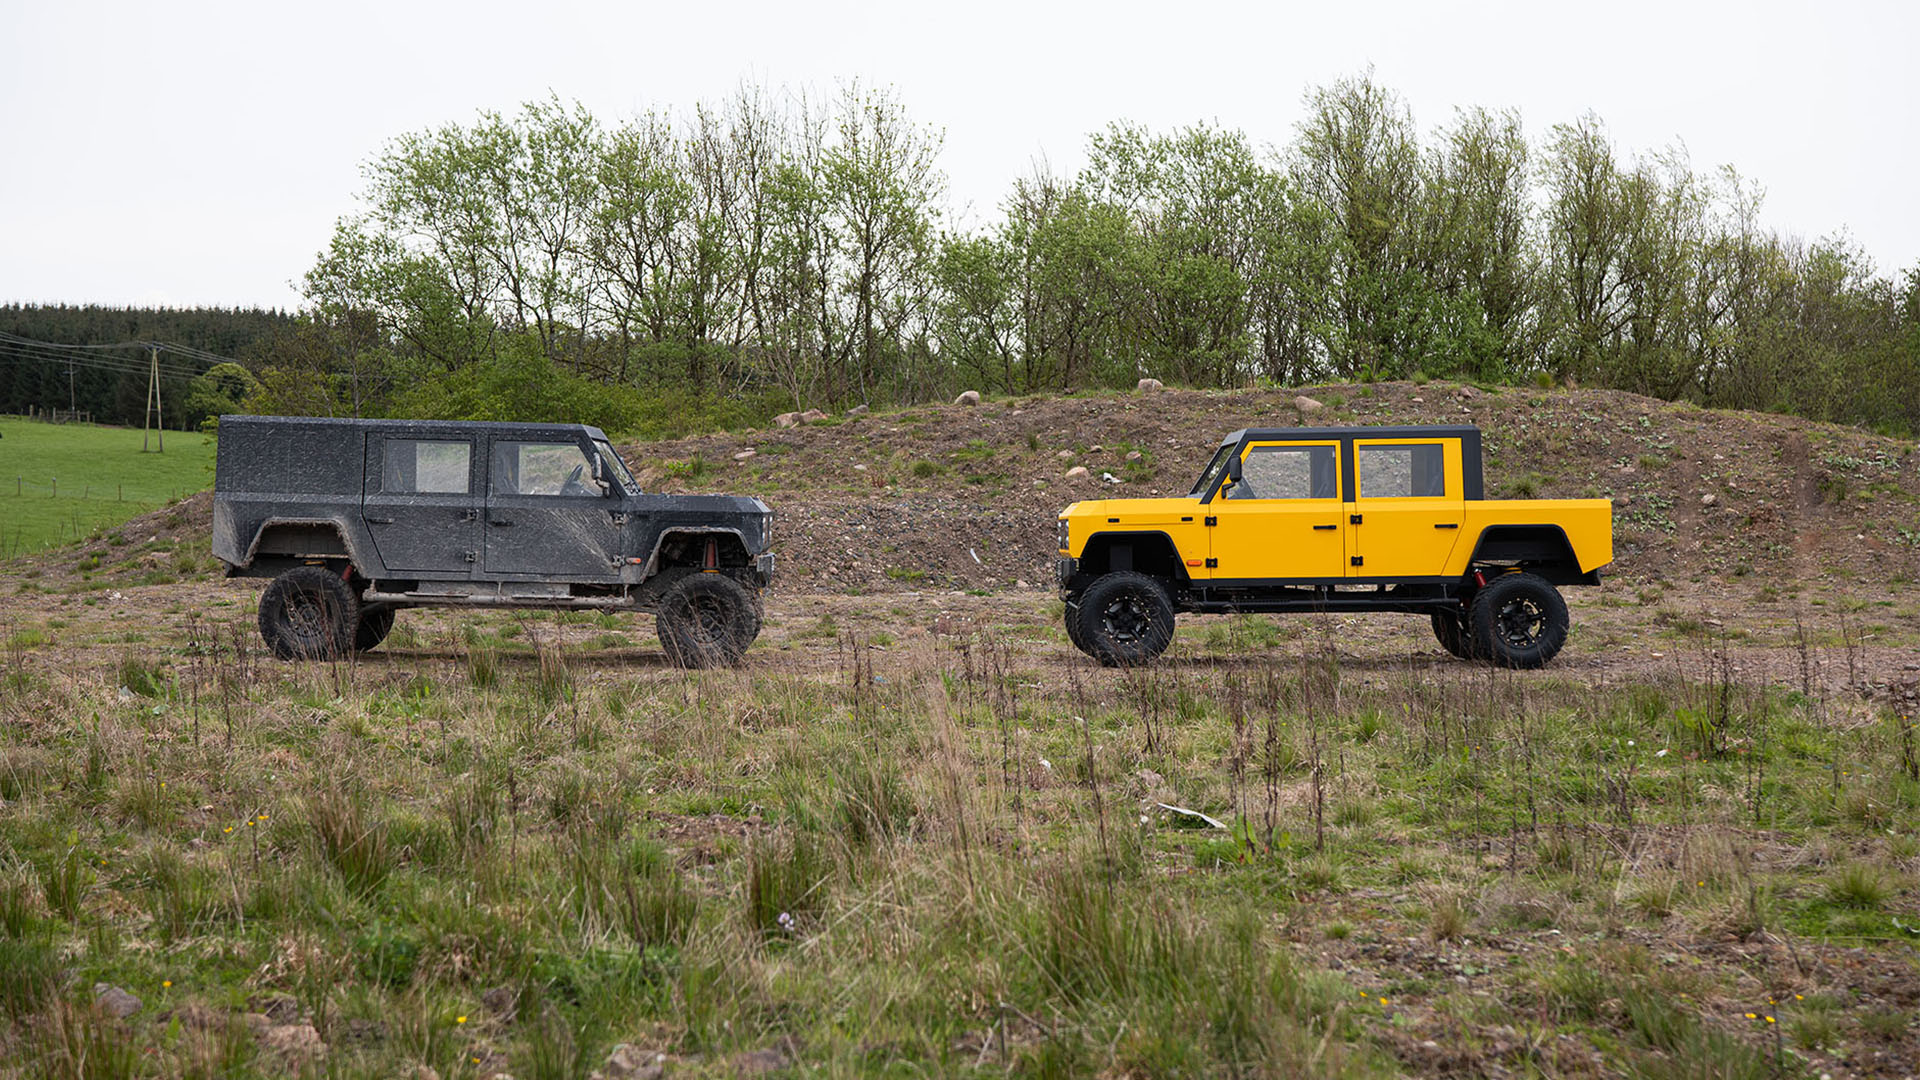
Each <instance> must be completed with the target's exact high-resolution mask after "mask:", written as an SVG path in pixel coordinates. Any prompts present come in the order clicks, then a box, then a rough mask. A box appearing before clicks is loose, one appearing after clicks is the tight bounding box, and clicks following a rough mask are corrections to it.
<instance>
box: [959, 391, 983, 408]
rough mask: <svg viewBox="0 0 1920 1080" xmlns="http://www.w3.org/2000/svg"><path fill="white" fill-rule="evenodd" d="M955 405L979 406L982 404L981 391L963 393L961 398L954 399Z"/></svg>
mask: <svg viewBox="0 0 1920 1080" xmlns="http://www.w3.org/2000/svg"><path fill="white" fill-rule="evenodd" d="M953 403H954V404H955V405H967V406H973V405H978V404H980V391H978V390H965V391H962V392H961V394H960V396H959V397H957V398H954V399H953Z"/></svg>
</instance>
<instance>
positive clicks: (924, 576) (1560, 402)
mask: <svg viewBox="0 0 1920 1080" xmlns="http://www.w3.org/2000/svg"><path fill="white" fill-rule="evenodd" d="M1303 393H1304V394H1306V395H1311V396H1312V397H1313V398H1315V399H1316V400H1319V401H1321V402H1323V403H1324V404H1325V405H1326V406H1327V408H1326V409H1324V410H1322V411H1317V412H1314V413H1312V414H1310V415H1304V416H1303V415H1302V413H1301V411H1300V410H1299V409H1298V408H1297V407H1296V406H1295V405H1294V399H1295V398H1296V396H1299V395H1300V394H1303ZM1323 423H1324V424H1330V423H1361V424H1414V423H1472V424H1477V425H1479V426H1480V428H1481V429H1482V430H1483V431H1484V432H1485V433H1486V447H1487V451H1488V454H1487V461H1486V467H1487V485H1488V492H1489V494H1490V495H1496V496H1509V497H1535V496H1537V497H1543V498H1553V497H1594V496H1605V497H1608V498H1612V499H1613V500H1614V503H1615V507H1616V511H1615V554H1616V562H1615V565H1614V571H1613V575H1612V576H1613V577H1614V578H1615V579H1616V580H1617V581H1625V582H1642V583H1651V582H1660V583H1663V584H1669V585H1693V584H1701V583H1705V582H1708V581H1710V580H1731V581H1736V582H1744V583H1747V585H1749V586H1750V587H1751V588H1753V589H1756V590H1757V589H1760V588H1764V587H1769V586H1770V587H1773V588H1779V587H1781V586H1782V585H1783V584H1787V583H1815V582H1826V581H1833V580H1841V581H1852V582H1856V583H1857V584H1858V586H1862V587H1873V586H1874V585H1875V584H1884V585H1892V586H1898V585H1902V584H1904V583H1906V582H1909V581H1911V580H1913V579H1914V578H1915V577H1916V576H1920V458H1916V456H1915V454H1914V444H1913V443H1912V442H1910V441H1907V440H1898V439H1890V438H1884V437H1881V436H1876V435H1873V434H1870V433H1867V432H1864V431H1861V430H1858V429H1855V428H1849V427H1842V426H1837V425H1831V424H1818V423H1811V422H1808V421H1803V420H1799V419H1796V418H1793V417H1785V416H1775V415H1768V414H1759V413H1743V412H1719V411H1710V410H1702V409H1698V408H1694V407H1691V406H1687V405H1674V404H1671V403H1668V402H1664V401H1659V400H1656V399H1653V398H1646V397H1640V396H1637V395H1633V394H1626V393H1620V392H1617V391H1608V390H1572V391H1567V390H1556V391H1540V390H1529V389H1517V388H1508V389H1506V390H1504V391H1484V390H1477V389H1474V388H1471V387H1462V386H1451V385H1441V384H1438V383H1435V384H1430V385H1427V386H1415V385H1412V384H1410V383H1383V384H1375V385H1367V386H1358V385H1345V386H1320V387H1312V388H1308V389H1306V390H1304V391H1294V390H1273V391H1242V392H1198V391H1162V392H1159V393H1156V394H1153V395H1151V396H1141V395H1137V394H1106V395H1099V396H1090V397H1036V398H1027V399H1020V400H1011V401H996V402H988V403H985V404H983V405H981V406H979V407H977V408H967V407H960V406H933V407H923V408H918V409H910V410H905V411H902V412H896V413H887V414H880V415H871V416H854V417H841V418H836V419H835V420H832V421H829V422H827V423H824V424H818V425H812V426H806V427H801V428H795V429H791V430H772V431H757V432H750V433H743V434H726V435H709V436H702V437H698V438H688V439H680V440H675V441H672V442H665V443H654V444H646V445H628V446H625V447H623V448H622V452H623V453H624V454H626V455H627V457H628V459H629V460H630V461H631V462H632V463H633V465H634V467H635V469H636V471H637V472H639V473H640V474H641V477H642V481H643V483H644V484H645V485H647V486H648V487H651V488H659V489H662V490H667V491H738V492H748V493H753V494H757V495H760V496H762V497H764V498H766V499H767V500H768V501H769V502H770V503H772V504H773V505H774V506H775V508H776V510H777V511H778V512H779V515H780V516H779V519H778V520H779V525H778V533H777V535H778V537H779V539H778V541H777V547H778V549H779V550H780V552H781V555H782V558H783V560H784V561H783V564H782V567H783V569H782V574H783V577H782V586H783V587H788V588H797V589H823V590H840V589H860V590H884V589H898V588H923V587H930V586H939V587H945V588H956V589H1001V588H1009V587H1019V584H1020V583H1021V582H1025V583H1026V584H1028V585H1042V584H1044V583H1045V582H1046V580H1047V577H1048V574H1049V568H1048V562H1047V560H1048V558H1049V556H1050V553H1051V550H1052V537H1053V528H1054V526H1053V519H1054V515H1055V514H1056V513H1057V511H1058V510H1059V509H1060V508H1061V507H1062V506H1064V505H1066V504H1067V503H1069V502H1072V501H1074V500H1076V499H1083V498H1092V497H1125V496H1147V495H1166V494H1178V493H1182V492H1185V491H1186V490H1187V488H1188V487H1189V486H1190V485H1191V484H1192V481H1193V478H1194V477H1195V476H1197V475H1198V473H1199V470H1200V468H1201V467H1202V465H1204V464H1205V462H1206V460H1207V458H1208V456H1209V455H1210V454H1211V453H1212V451H1213V449H1214V446H1215V443H1216V442H1217V440H1218V438H1219V437H1220V436H1221V435H1222V434H1224V433H1225V432H1228V431H1231V430H1233V429H1235V428H1239V427H1244V426H1248V425H1251V424H1273V425H1282V426H1284V425H1291V424H1323ZM749 452H751V453H750V456H746V457H744V459H743V458H742V455H747V454H748V453H749ZM1130 452H1137V453H1138V454H1139V455H1140V457H1139V458H1138V459H1137V460H1135V461H1131V462H1130V461H1129V460H1128V454H1129V453H1130ZM1075 465H1084V466H1086V467H1087V469H1088V471H1089V474H1090V475H1089V476H1088V477H1087V478H1084V479H1080V480H1068V479H1066V478H1065V474H1066V472H1067V470H1068V469H1069V468H1071V467H1073V466H1075ZM1103 474H1108V475H1111V476H1112V477H1114V478H1115V479H1117V480H1119V481H1120V482H1119V483H1111V482H1108V481H1107V480H1104V479H1103V478H1102V475H1103ZM1709 496H1710V497H1711V498H1710V499H1709V498H1708V497H1709ZM976 556H977V560H978V561H977V562H976V559H975V557H976Z"/></svg>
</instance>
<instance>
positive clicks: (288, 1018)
mask: <svg viewBox="0 0 1920 1080" xmlns="http://www.w3.org/2000/svg"><path fill="white" fill-rule="evenodd" d="M247 1008H249V1009H252V1010H253V1011H254V1012H256V1013H259V1014H261V1015H263V1016H265V1017H266V1018H267V1019H268V1020H270V1021H272V1022H273V1023H276V1024H291V1023H293V1022H294V1021H295V1020H298V1019H300V1003H299V1002H298V1001H295V1000H294V999H293V995H292V994H268V995H266V996H265V997H256V998H249V999H248V1000H247Z"/></svg>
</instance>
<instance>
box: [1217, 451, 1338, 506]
mask: <svg viewBox="0 0 1920 1080" xmlns="http://www.w3.org/2000/svg"><path fill="white" fill-rule="evenodd" d="M1243 489H1244V490H1243ZM1228 495H1229V497H1231V498H1236V499H1337V498H1339V497H1340V481H1339V458H1338V456H1337V454H1336V452H1335V448H1334V447H1331V446H1256V447H1254V448H1252V449H1251V450H1249V451H1247V459H1246V460H1245V461H1244V462H1242V463H1241V465H1240V483H1238V484H1236V485H1235V486H1234V487H1233V488H1232V489H1230V490H1229V492H1228Z"/></svg>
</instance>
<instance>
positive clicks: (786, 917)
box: [777, 911, 793, 933]
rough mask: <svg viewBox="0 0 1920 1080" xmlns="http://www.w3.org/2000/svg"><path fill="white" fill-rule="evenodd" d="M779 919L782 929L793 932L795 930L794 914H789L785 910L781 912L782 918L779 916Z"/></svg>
mask: <svg viewBox="0 0 1920 1080" xmlns="http://www.w3.org/2000/svg"><path fill="white" fill-rule="evenodd" d="M777 921H778V922H779V923H780V929H782V930H785V931H788V932H789V933H791V932H792V931H793V916H792V915H790V914H788V913H787V912H784V911H783V912H781V913H780V918H779V919H778V920H777Z"/></svg>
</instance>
